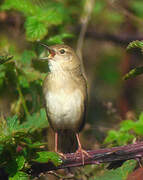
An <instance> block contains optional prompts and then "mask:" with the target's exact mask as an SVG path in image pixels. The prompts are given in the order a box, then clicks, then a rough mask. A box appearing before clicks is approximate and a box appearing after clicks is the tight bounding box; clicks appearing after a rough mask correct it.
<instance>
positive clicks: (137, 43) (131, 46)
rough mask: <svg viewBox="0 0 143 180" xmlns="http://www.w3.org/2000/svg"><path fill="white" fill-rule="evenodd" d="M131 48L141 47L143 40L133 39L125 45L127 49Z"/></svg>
mask: <svg viewBox="0 0 143 180" xmlns="http://www.w3.org/2000/svg"><path fill="white" fill-rule="evenodd" d="M132 48H141V49H142V48H143V41H138V40H136V41H133V42H131V43H129V45H128V46H127V50H129V49H132Z"/></svg>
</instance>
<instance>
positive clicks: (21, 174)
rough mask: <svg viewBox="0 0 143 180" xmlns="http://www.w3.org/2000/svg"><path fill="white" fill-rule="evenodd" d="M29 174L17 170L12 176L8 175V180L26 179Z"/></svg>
mask: <svg viewBox="0 0 143 180" xmlns="http://www.w3.org/2000/svg"><path fill="white" fill-rule="evenodd" d="M28 179H29V176H28V174H26V173H25V172H22V171H18V172H17V173H16V174H15V175H14V176H11V177H9V180H28Z"/></svg>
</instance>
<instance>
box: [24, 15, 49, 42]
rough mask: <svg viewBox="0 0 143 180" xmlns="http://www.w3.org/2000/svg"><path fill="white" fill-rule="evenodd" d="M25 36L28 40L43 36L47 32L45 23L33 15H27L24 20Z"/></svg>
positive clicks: (39, 38) (38, 38)
mask: <svg viewBox="0 0 143 180" xmlns="http://www.w3.org/2000/svg"><path fill="white" fill-rule="evenodd" d="M25 28H26V37H27V39H28V40H29V41H37V40H41V39H42V38H44V37H45V36H46V35H47V33H48V29H47V25H46V24H45V23H43V22H41V21H40V20H39V19H38V18H37V17H35V16H29V17H28V18H27V20H26V22H25Z"/></svg>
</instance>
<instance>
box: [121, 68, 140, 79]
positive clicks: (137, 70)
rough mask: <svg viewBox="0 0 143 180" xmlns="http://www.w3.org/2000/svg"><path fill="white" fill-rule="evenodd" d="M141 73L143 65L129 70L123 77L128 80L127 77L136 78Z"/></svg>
mask: <svg viewBox="0 0 143 180" xmlns="http://www.w3.org/2000/svg"><path fill="white" fill-rule="evenodd" d="M141 74H143V67H137V68H135V69H132V70H131V71H129V72H128V73H127V74H125V75H124V77H123V79H124V80H127V79H130V78H134V77H136V76H138V75H141Z"/></svg>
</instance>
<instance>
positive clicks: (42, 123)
mask: <svg viewBox="0 0 143 180" xmlns="http://www.w3.org/2000/svg"><path fill="white" fill-rule="evenodd" d="M35 122H36V123H35ZM20 127H21V128H22V129H25V130H27V131H30V132H33V131H34V130H36V129H39V128H44V127H48V121H47V116H46V112H45V109H44V108H42V109H40V112H38V113H33V114H32V115H30V116H28V117H27V121H26V122H24V123H23V124H21V125H20Z"/></svg>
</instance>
